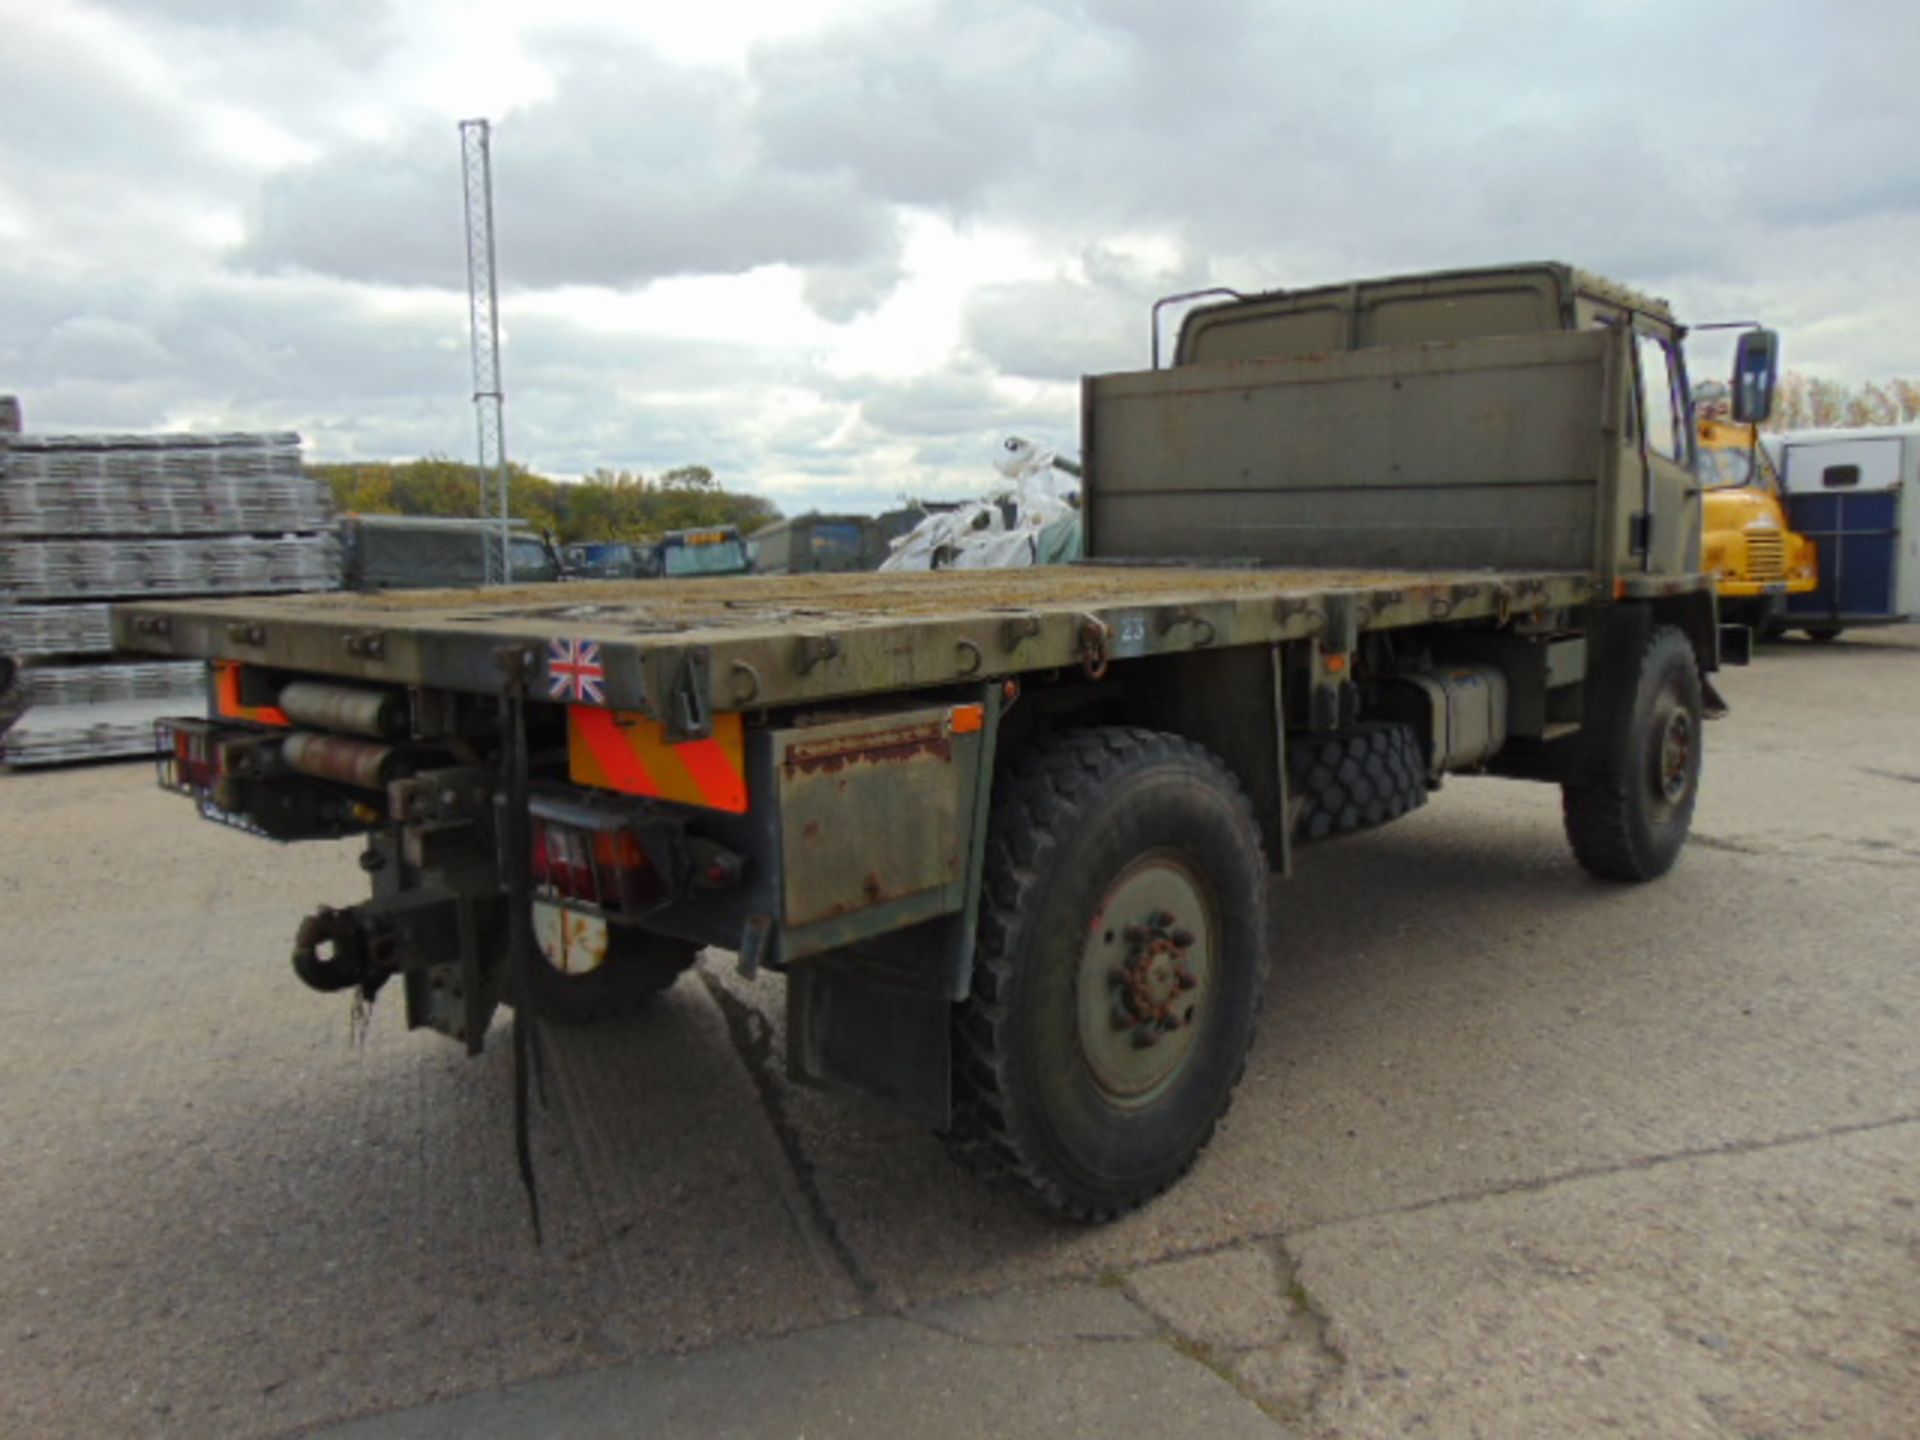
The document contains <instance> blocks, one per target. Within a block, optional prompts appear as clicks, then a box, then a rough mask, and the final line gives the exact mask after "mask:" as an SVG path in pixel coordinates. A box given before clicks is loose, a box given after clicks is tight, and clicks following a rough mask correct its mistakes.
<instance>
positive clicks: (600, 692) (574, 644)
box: [547, 640, 607, 705]
mask: <svg viewBox="0 0 1920 1440" xmlns="http://www.w3.org/2000/svg"><path fill="white" fill-rule="evenodd" d="M606 678H607V669H606V666H604V665H602V664H601V663H600V642H599V641H598V640H549V641H548V642H547V698H548V699H550V700H579V701H583V702H585V703H586V704H589V705H603V704H605V703H606V699H607V691H606Z"/></svg>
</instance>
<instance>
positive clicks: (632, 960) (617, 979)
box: [527, 925, 700, 1025]
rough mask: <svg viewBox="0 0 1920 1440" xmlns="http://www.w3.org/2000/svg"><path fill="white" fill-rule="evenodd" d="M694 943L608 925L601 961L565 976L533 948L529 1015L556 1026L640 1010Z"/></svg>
mask: <svg viewBox="0 0 1920 1440" xmlns="http://www.w3.org/2000/svg"><path fill="white" fill-rule="evenodd" d="M699 954H700V947H699V946H698V945H693V944H690V943H689V942H687V941H685V940H673V939H670V938H668V937H667V936H664V935H655V934H652V933H650V932H648V931H644V930H633V929H630V928H627V927H625V926H620V925H609V926H608V927H607V954H606V958H605V959H604V960H602V961H601V962H600V963H599V964H598V965H596V966H594V968H593V969H591V970H586V971H582V972H579V973H577V974H568V973H567V972H565V971H562V970H559V969H556V968H555V967H554V966H553V964H552V963H551V962H550V961H549V960H548V959H547V958H546V956H545V955H544V954H541V953H540V952H539V951H538V950H537V949H536V951H535V953H534V955H533V958H532V961H531V963H530V965H529V967H528V970H527V999H528V1003H529V1004H530V1005H531V1006H532V1007H533V1013H534V1014H536V1015H538V1016H539V1017H540V1018H541V1019H542V1020H549V1021H551V1022H553V1023H554V1024H556V1025H591V1024H594V1023H595V1022H597V1021H601V1020H609V1019H612V1018H613V1017H615V1016H617V1015H625V1014H628V1013H630V1012H631V1011H634V1010H637V1009H639V1008H640V1007H641V1006H642V1005H645V1004H646V1003H647V1002H648V1001H649V1000H651V999H653V997H654V996H656V995H658V994H659V993H660V992H661V991H662V990H665V989H666V988H667V987H668V986H669V985H671V984H673V982H674V981H675V980H677V979H679V978H680V976H681V974H682V973H683V972H685V971H686V969H687V968H688V967H689V966H691V965H692V964H693V962H694V960H695V958H696V957H697V956H698V955H699Z"/></svg>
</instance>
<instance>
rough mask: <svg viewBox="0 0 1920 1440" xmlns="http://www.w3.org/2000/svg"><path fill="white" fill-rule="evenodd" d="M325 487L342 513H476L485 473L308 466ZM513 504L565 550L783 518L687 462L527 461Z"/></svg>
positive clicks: (513, 476) (453, 464)
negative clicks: (548, 467) (584, 466)
mask: <svg viewBox="0 0 1920 1440" xmlns="http://www.w3.org/2000/svg"><path fill="white" fill-rule="evenodd" d="M307 471H308V473H309V474H311V475H315V476H317V477H319V478H320V479H322V480H324V481H326V483H327V485H328V487H329V488H330V489H331V490H332V491H333V502H334V505H335V507H336V508H338V509H339V510H340V512H341V513H342V514H359V515H432V516H450V517H456V518H459V517H472V516H476V515H478V514H480V513H481V506H480V479H479V471H478V470H477V469H476V468H475V467H474V466H472V465H467V464H462V463H461V462H459V461H457V460H448V459H445V458H444V457H440V456H435V457H431V458H428V459H424V460H406V461H371V462H366V463H356V464H345V465H309V466H308V467H307ZM507 503H508V507H509V509H510V510H511V511H512V512H513V518H514V519H516V520H524V521H526V522H527V523H528V524H529V525H531V526H532V527H533V528H534V529H536V530H540V531H542V532H544V533H546V534H548V535H551V536H552V537H553V539H554V540H555V541H556V542H558V543H560V544H571V543H574V542H576V541H591V540H642V539H646V538H648V537H650V536H657V535H660V534H662V533H664V532H666V531H668V530H692V529H698V528H701V527H704V526H709V525H738V526H739V527H740V530H741V532H742V533H743V534H745V533H750V532H751V531H754V530H757V529H759V528H760V527H761V526H762V525H765V524H766V523H768V522H769V521H771V520H778V519H779V518H780V511H779V509H778V508H777V507H776V506H775V505H774V504H773V503H772V502H771V501H769V500H766V499H764V498H762V497H761V496H758V495H748V494H745V493H743V492H741V491H737V490H729V489H727V488H726V487H725V486H724V485H722V484H721V483H720V481H719V480H718V479H717V478H715V476H714V473H713V471H711V470H710V469H708V468H707V467H706V466H704V465H681V466H678V467H676V468H674V469H672V470H667V471H664V472H663V473H661V474H659V475H656V476H649V475H642V474H640V473H639V472H638V471H633V470H604V469H602V470H595V471H594V472H593V473H592V474H591V475H586V476H582V477H581V478H580V479H578V480H556V479H554V478H552V477H551V476H547V475H539V474H536V473H535V472H533V471H532V470H529V469H527V468H526V467H525V466H523V465H514V464H509V465H508V466H507Z"/></svg>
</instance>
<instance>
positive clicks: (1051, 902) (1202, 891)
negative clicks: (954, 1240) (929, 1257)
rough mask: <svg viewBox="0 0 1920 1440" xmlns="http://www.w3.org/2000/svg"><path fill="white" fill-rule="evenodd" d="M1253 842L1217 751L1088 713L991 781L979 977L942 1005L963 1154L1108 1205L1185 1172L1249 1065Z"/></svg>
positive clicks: (1107, 1208) (1080, 1203) (1082, 1205)
mask: <svg viewBox="0 0 1920 1440" xmlns="http://www.w3.org/2000/svg"><path fill="white" fill-rule="evenodd" d="M1266 880H1267V866H1266V859H1265V856H1264V854H1263V852H1262V850H1261V845H1260V831H1259V828H1258V827H1257V826H1256V825H1255V823H1254V818H1253V813H1252V809H1251V807H1250V806H1249V805H1248V803H1247V798H1246V795H1245V793H1244V792H1243V791H1242V790H1241V788H1240V785H1239V783H1238V781H1237V780H1236V779H1235V778H1234V776H1233V774H1232V773H1231V772H1230V771H1229V770H1228V769H1227V768H1226V766H1225V765H1223V764H1222V763H1221V762H1220V761H1219V760H1218V759H1217V758H1215V757H1214V756H1213V755H1212V754H1210V753H1208V752H1207V751H1206V750H1203V749H1202V748H1200V747H1199V746H1197V745H1194V744H1192V743H1191V742H1189V741H1186V740H1183V739H1180V738H1178V737H1176V736H1171V735H1162V734H1158V733H1155V732H1153V731H1149V730H1134V729H1089V730H1082V731H1077V732H1075V733H1073V734H1070V735H1066V736H1062V737H1060V738H1058V739H1056V740H1053V741H1051V742H1049V743H1047V744H1044V745H1042V746H1040V747H1038V748H1036V749H1035V750H1033V751H1031V752H1029V753H1028V754H1026V755H1024V756H1022V757H1021V758H1020V759H1019V760H1018V761H1017V762H1016V763H1015V764H1014V766H1013V767H1012V769H1011V771H1010V773H1008V774H1006V775H1004V776H1003V777H1002V778H1001V780H1000V781H999V783H998V784H997V785H996V787H995V793H994V802H993V820H992V824H991V827H990V829H989V832H988V839H987V864H986V878H985V885H984V889H983V897H982V901H981V912H980V930H979V941H978V947H977V950H976V954H975V958H974V967H973V992H972V995H971V996H970V997H969V998H968V999H967V1000H966V1001H964V1002H962V1003H961V1004H960V1005H959V1006H958V1007H956V1015H955V1032H954V1033H955V1041H954V1056H955V1098H956V1102H957V1103H956V1105H955V1125H954V1130H953V1133H952V1135H951V1136H950V1137H949V1138H950V1140H951V1141H952V1143H953V1144H954V1146H955V1148H956V1149H957V1150H958V1151H960V1153H961V1157H962V1158H963V1159H964V1160H967V1161H969V1162H971V1163H976V1164H977V1163H980V1162H983V1161H984V1162H985V1163H986V1164H988V1165H989V1166H990V1167H991V1168H993V1169H996V1170H998V1171H1000V1172H1001V1173H1003V1174H1005V1175H1007V1176H1009V1177H1011V1178H1012V1179H1013V1180H1014V1181H1015V1182H1016V1183H1017V1184H1019V1185H1021V1186H1023V1187H1024V1188H1025V1189H1027V1190H1028V1191H1029V1192H1030V1193H1031V1194H1032V1195H1033V1196H1034V1197H1035V1198H1036V1199H1037V1200H1038V1201H1039V1202H1040V1203H1041V1204H1042V1205H1044V1206H1045V1207H1047V1208H1048V1209H1051V1210H1054V1211H1056V1212H1058V1213H1060V1214H1062V1215H1065V1216H1068V1217H1071V1218H1073V1219H1076V1220H1088V1221H1091V1220H1106V1219H1111V1218H1112V1217H1113V1216H1115V1215H1118V1214H1120V1213H1122V1212H1123V1211H1126V1210H1131V1209H1133V1208H1134V1207H1135V1206H1138V1205H1141V1204H1143V1203H1144V1202H1146V1201H1147V1200H1149V1199H1151V1198H1152V1197H1153V1196H1155V1195H1157V1194H1159V1193H1160V1192H1161V1191H1162V1190H1164V1189H1166V1188H1167V1187H1168V1186H1169V1185H1171V1184H1172V1183H1173V1182H1174V1181H1175V1180H1177V1179H1179V1178H1180V1176H1181V1175H1183V1174H1185V1173H1186V1171H1187V1169H1188V1167H1190V1166H1191V1165H1192V1164H1193V1162H1194V1158H1195V1157H1196V1156H1197V1155H1198V1154H1199V1153H1200V1151H1201V1149H1202V1147H1204V1146H1205V1145H1206V1143H1207V1141H1208V1139H1209V1138H1211V1136H1212V1134H1213V1130H1214V1126H1215V1124H1216V1123H1217V1122H1218V1121H1219V1119H1220V1117H1221V1115H1222V1114H1224V1113H1225V1112H1226V1109H1227V1105H1228V1103H1229V1101H1230V1100H1231V1099H1232V1096H1233V1088H1234V1086H1235V1084H1237V1083H1238V1081H1239V1079H1240V1072H1241V1070H1242V1069H1243V1068H1244V1067H1245V1064H1246V1056H1247V1049H1248V1046H1249V1045H1250V1044H1251V1043H1252V1039H1253V1031H1254V1022H1255V1020H1256V1018H1257V1016H1258V1013H1259V1010H1260V1005H1261V1001H1262V999H1263V998H1264V992H1265V981H1266V973H1267V942H1266V901H1265V890H1266Z"/></svg>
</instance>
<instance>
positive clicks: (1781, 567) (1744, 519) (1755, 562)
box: [1694, 381, 1820, 633]
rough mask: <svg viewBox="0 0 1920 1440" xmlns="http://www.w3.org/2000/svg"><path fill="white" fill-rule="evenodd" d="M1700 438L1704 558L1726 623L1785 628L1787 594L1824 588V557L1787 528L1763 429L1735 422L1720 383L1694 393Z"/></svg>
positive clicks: (1710, 383) (1697, 447) (1777, 478)
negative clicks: (1762, 441)
mask: <svg viewBox="0 0 1920 1440" xmlns="http://www.w3.org/2000/svg"><path fill="white" fill-rule="evenodd" d="M1694 439H1695V456H1696V463H1697V466H1698V469H1699V472H1700V483H1701V485H1702V486H1704V487H1705V489H1706V495H1705V496H1704V504H1705V509H1704V512H1703V515H1704V519H1703V531H1702V535H1701V544H1700V561H1701V565H1702V567H1703V568H1704V569H1705V570H1706V572H1707V573H1708V574H1709V575H1711V576H1712V577H1713V582H1714V589H1715V590H1716V592H1717V593H1718V594H1719V596H1720V618H1721V619H1722V620H1724V621H1726V622H1728V623H1729V624H1735V625H1747V626H1751V627H1752V628H1753V629H1754V630H1757V631H1761V632H1763V633H1764V632H1765V631H1767V630H1770V629H1773V628H1775V627H1777V626H1778V625H1779V624H1780V621H1781V617H1782V615H1783V613H1784V611H1785V609H1786V604H1787V597H1788V596H1790V595H1806V594H1810V593H1811V592H1812V591H1813V589H1814V588H1815V587H1816V586H1817V585H1818V584H1819V579H1820V564H1819V557H1818V554H1817V552H1816V550H1815V548H1814V544H1813V542H1812V541H1811V540H1809V539H1808V538H1807V537H1806V536H1805V535H1801V534H1798V533H1796V532H1795V531H1794V530H1793V529H1792V528H1791V527H1790V526H1789V525H1788V523H1787V512H1786V507H1785V505H1784V504H1783V496H1782V492H1781V487H1780V475H1779V471H1778V470H1777V469H1776V468H1775V466H1774V463H1773V460H1772V458H1771V457H1770V456H1769V455H1768V453H1767V451H1766V449H1765V448H1764V447H1763V446H1762V445H1761V444H1760V434H1759V427H1758V426H1756V425H1750V424H1745V425H1743V424H1741V423H1739V422H1737V421H1735V420H1734V419H1732V418H1731V415H1730V413H1729V404H1728V396H1727V388H1726V386H1725V385H1723V384H1721V383H1720V382H1718V381H1706V382H1704V383H1703V384H1701V386H1700V387H1699V389H1698V390H1697V391H1696V392H1695V394H1694Z"/></svg>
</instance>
